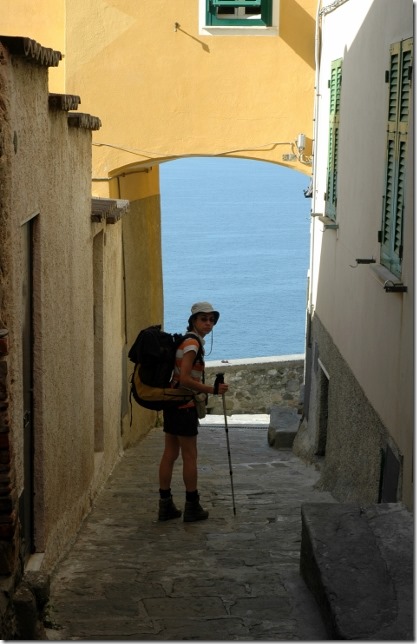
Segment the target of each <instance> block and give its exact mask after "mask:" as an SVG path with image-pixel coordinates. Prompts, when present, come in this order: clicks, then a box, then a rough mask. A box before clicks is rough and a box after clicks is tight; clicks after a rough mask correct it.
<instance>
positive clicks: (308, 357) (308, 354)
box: [300, 0, 322, 426]
mask: <svg viewBox="0 0 417 644" xmlns="http://www.w3.org/2000/svg"><path fill="white" fill-rule="evenodd" d="M321 2H322V0H319V1H318V5H317V12H316V32H315V46H314V47H315V66H316V70H315V83H314V88H315V99H314V117H313V118H314V127H313V167H312V172H313V176H312V202H311V208H312V210H311V212H312V213H314V212H316V200H317V199H316V194H317V154H316V151H317V138H318V119H319V101H320V98H321V96H320V93H319V88H320V45H321V41H320V33H321V31H320V27H321ZM310 230H311V234H310V275H309V283H308V299H307V328H306V347H305V361H304V392H303V403H302V417H301V420H300V426H301V423H302V421H303V420H304V418H307V420H308V415H309V405H310V387H311V369H312V356H313V348H312V347H311V346H310V341H311V319H312V316H313V304H312V297H313V287H314V277H315V275H314V261H313V260H314V257H313V250H314V240H315V218H314V217H311V225H310Z"/></svg>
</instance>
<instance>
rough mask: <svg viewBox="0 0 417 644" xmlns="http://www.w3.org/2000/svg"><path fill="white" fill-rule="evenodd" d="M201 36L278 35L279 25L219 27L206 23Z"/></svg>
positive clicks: (201, 30)
mask: <svg viewBox="0 0 417 644" xmlns="http://www.w3.org/2000/svg"><path fill="white" fill-rule="evenodd" d="M199 35H200V36H278V27H261V26H257V27H236V26H230V27H229V26H227V27H226V26H225V27H218V26H212V25H206V26H204V27H200V31H199Z"/></svg>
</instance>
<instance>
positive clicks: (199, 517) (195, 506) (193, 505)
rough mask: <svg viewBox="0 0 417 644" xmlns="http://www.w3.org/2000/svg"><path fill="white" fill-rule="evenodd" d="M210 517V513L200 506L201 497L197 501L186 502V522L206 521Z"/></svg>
mask: <svg viewBox="0 0 417 644" xmlns="http://www.w3.org/2000/svg"><path fill="white" fill-rule="evenodd" d="M208 515H209V513H208V511H207V510H204V508H202V507H201V505H200V497H198V499H197V500H196V501H186V502H185V508H184V521H204V519H208Z"/></svg>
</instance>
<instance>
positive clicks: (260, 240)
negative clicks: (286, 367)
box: [160, 157, 310, 360]
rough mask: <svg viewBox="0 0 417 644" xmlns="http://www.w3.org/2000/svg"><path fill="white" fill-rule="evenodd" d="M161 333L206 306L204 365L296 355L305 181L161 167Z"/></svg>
mask: <svg viewBox="0 0 417 644" xmlns="http://www.w3.org/2000/svg"><path fill="white" fill-rule="evenodd" d="M160 181H161V210H162V253H163V279H164V315H165V321H164V327H165V330H167V331H171V332H174V331H184V330H185V327H186V324H187V320H188V317H189V315H190V307H191V305H192V304H193V303H194V302H197V301H202V300H207V301H209V302H211V303H212V304H213V306H214V308H216V309H217V310H219V311H220V320H219V322H218V324H217V325H216V327H215V328H214V334H213V345H212V349H211V352H210V348H211V336H207V338H206V359H207V360H230V359H233V358H256V357H261V356H271V355H287V354H294V353H303V352H304V338H305V309H306V288H307V269H308V261H309V231H310V200H309V199H306V198H305V197H304V194H303V190H304V189H305V188H306V187H307V186H308V183H309V177H308V176H307V175H302V174H301V173H298V172H296V171H294V170H289V169H288V168H283V167H281V166H278V165H275V164H271V163H265V162H259V161H258V162H257V161H250V160H246V159H229V158H213V157H209V158H207V157H201V158H200V157H199V158H196V157H193V158H186V159H179V160H176V161H171V162H168V163H163V164H161V166H160Z"/></svg>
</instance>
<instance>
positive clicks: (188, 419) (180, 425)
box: [164, 407, 198, 436]
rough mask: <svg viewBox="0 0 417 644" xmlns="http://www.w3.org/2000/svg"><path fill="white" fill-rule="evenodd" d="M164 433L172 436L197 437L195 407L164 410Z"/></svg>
mask: <svg viewBox="0 0 417 644" xmlns="http://www.w3.org/2000/svg"><path fill="white" fill-rule="evenodd" d="M164 432H166V433H167V434H172V435H173V436H197V434H198V416H197V410H196V408H195V407H186V408H185V409H178V407H174V408H173V409H164Z"/></svg>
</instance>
